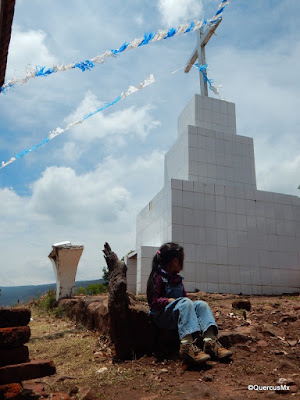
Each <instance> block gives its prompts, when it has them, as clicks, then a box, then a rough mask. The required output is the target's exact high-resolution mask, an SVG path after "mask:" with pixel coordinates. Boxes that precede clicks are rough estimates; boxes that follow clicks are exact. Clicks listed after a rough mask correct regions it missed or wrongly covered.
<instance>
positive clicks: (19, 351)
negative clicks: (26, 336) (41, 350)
mask: <svg viewBox="0 0 300 400" xmlns="http://www.w3.org/2000/svg"><path fill="white" fill-rule="evenodd" d="M28 361H29V350H28V347H27V346H20V347H15V348H11V349H0V367H3V366H4V365H11V364H21V363H24V362H28Z"/></svg>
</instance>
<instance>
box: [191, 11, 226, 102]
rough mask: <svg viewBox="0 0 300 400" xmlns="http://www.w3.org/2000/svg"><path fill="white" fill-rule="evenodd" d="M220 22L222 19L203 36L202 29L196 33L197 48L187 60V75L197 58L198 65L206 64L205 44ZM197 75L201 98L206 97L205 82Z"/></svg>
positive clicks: (201, 76)
mask: <svg viewBox="0 0 300 400" xmlns="http://www.w3.org/2000/svg"><path fill="white" fill-rule="evenodd" d="M221 21H222V18H220V19H219V20H218V22H217V23H216V24H215V25H213V26H212V27H211V28H210V29H208V30H207V32H206V33H205V34H204V32H203V29H200V30H199V31H198V32H197V46H196V48H195V50H194V51H193V53H192V55H191V57H190V58H189V61H188V63H187V64H186V67H185V70H184V72H186V73H188V72H189V71H190V69H191V68H192V66H193V65H194V64H195V62H196V60H197V58H198V63H199V65H205V64H206V60H205V46H206V45H207V43H208V41H209V39H210V38H211V37H212V35H213V34H214V33H215V30H216V29H217V27H218V26H219V25H220V23H221ZM204 73H205V74H206V70H204ZM199 75H200V93H201V95H202V96H208V90H207V81H206V80H205V79H204V76H203V74H202V73H201V72H200V71H199Z"/></svg>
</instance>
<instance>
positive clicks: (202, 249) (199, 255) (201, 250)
mask: <svg viewBox="0 0 300 400" xmlns="http://www.w3.org/2000/svg"><path fill="white" fill-rule="evenodd" d="M195 252H196V262H197V263H201V264H204V263H205V265H206V246H204V245H197V246H196V248H195Z"/></svg>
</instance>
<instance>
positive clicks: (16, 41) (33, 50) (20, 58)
mask: <svg viewBox="0 0 300 400" xmlns="http://www.w3.org/2000/svg"><path fill="white" fill-rule="evenodd" d="M46 38H47V34H46V33H45V32H43V31H42V30H28V31H22V30H21V29H19V28H18V27H17V26H16V27H14V28H13V31H12V36H11V41H10V45H9V53H8V60H7V75H6V79H10V78H11V77H12V76H17V77H19V76H22V75H23V73H24V70H25V68H35V67H36V66H37V65H38V66H51V65H53V64H55V63H56V58H55V56H54V55H53V54H51V52H50V50H49V49H48V47H47V44H46Z"/></svg>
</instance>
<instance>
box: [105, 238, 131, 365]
mask: <svg viewBox="0 0 300 400" xmlns="http://www.w3.org/2000/svg"><path fill="white" fill-rule="evenodd" d="M103 253H104V258H105V261H106V264H107V267H108V270H109V273H110V279H109V291H108V292H109V297H108V311H109V316H110V321H111V326H110V335H111V339H112V341H113V343H114V345H115V350H116V358H117V359H119V360H126V359H132V357H133V347H132V346H133V345H132V332H131V327H130V315H129V298H128V295H127V292H126V289H127V282H126V271H127V266H126V265H125V263H124V262H123V261H119V259H118V256H117V255H116V254H115V253H114V252H113V251H112V250H111V248H110V245H109V244H108V243H105V244H104V250H103Z"/></svg>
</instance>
